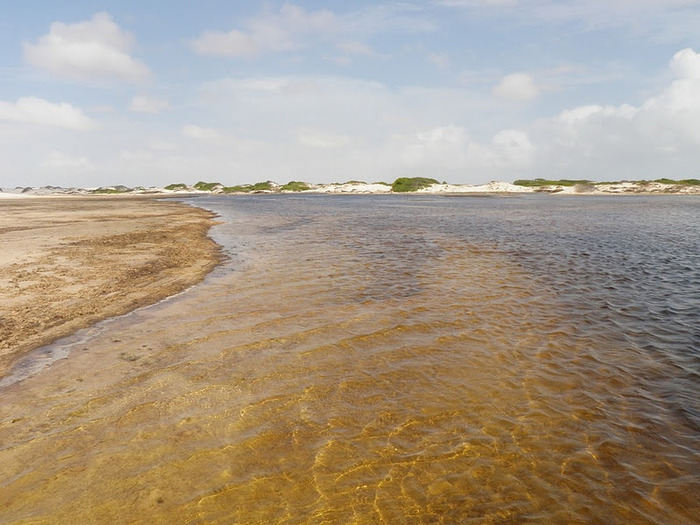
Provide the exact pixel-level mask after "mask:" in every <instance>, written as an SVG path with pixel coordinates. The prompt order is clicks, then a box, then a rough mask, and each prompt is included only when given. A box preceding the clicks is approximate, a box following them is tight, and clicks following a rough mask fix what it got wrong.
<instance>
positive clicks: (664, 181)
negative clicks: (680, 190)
mask: <svg viewBox="0 0 700 525" xmlns="http://www.w3.org/2000/svg"><path fill="white" fill-rule="evenodd" d="M654 182H660V183H661V184H684V185H686V186H700V180H699V179H682V180H673V179H666V178H662V179H656V180H655V181H654Z"/></svg>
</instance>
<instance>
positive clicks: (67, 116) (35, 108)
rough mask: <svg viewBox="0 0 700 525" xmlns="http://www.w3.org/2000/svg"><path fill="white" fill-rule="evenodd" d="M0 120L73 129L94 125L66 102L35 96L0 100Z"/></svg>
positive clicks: (83, 128)
mask: <svg viewBox="0 0 700 525" xmlns="http://www.w3.org/2000/svg"><path fill="white" fill-rule="evenodd" d="M0 120H7V121H10V122H22V123H28V124H40V125H45V126H56V127H59V128H67V129H75V130H86V129H92V128H94V127H95V123H94V122H93V121H92V120H91V119H90V118H88V117H87V116H86V115H85V114H84V113H83V112H82V111H81V110H80V109H78V108H76V107H74V106H72V105H70V104H68V103H66V102H60V103H58V104H55V103H53V102H49V101H47V100H44V99H41V98H36V97H23V98H20V99H19V100H18V101H17V102H15V103H12V102H3V101H0Z"/></svg>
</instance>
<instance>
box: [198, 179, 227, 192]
mask: <svg viewBox="0 0 700 525" xmlns="http://www.w3.org/2000/svg"><path fill="white" fill-rule="evenodd" d="M194 187H195V189H198V190H199V191H212V190H214V189H216V188H223V184H221V183H220V182H203V181H201V180H200V181H199V182H198V183H197V184H195V185H194Z"/></svg>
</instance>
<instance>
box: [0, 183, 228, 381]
mask: <svg viewBox="0 0 700 525" xmlns="http://www.w3.org/2000/svg"><path fill="white" fill-rule="evenodd" d="M0 217H2V221H1V222H0V375H4V374H5V373H6V372H7V371H8V369H9V367H11V366H12V364H13V363H14V362H15V361H16V360H17V359H18V358H19V357H21V356H22V355H24V354H26V353H27V352H28V351H30V350H32V349H34V348H37V347H39V346H42V345H45V344H47V343H49V342H51V341H54V340H56V339H58V338H61V337H64V336H67V335H69V334H71V333H73V332H75V331H76V330H78V329H81V328H84V327H86V326H89V325H91V324H93V323H95V322H97V321H99V320H101V319H105V318H108V317H112V316H115V315H120V314H123V313H126V312H128V311H130V310H133V309H135V308H138V307H140V306H144V305H147V304H152V303H155V302H157V301H159V300H161V299H163V298H165V297H168V296H170V295H173V294H175V293H177V292H179V291H181V290H184V289H186V288H188V287H190V286H192V285H193V284H195V283H197V282H199V281H200V280H201V279H202V278H203V277H204V276H205V275H206V274H207V273H208V272H209V271H210V270H211V269H212V268H213V267H214V266H215V265H216V264H217V262H218V261H219V260H220V253H219V250H218V247H217V245H216V244H215V243H214V242H213V241H212V240H211V239H210V238H209V237H208V236H207V232H208V231H209V228H210V227H211V225H212V224H213V214H211V213H209V212H207V211H205V210H202V209H199V208H194V207H191V206H187V205H184V204H180V203H175V202H166V201H161V200H156V199H152V198H148V197H143V196H141V197H138V196H137V197H133V196H128V197H124V196H119V197H57V198H3V199H0Z"/></svg>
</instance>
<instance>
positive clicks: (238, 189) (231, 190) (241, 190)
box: [221, 184, 251, 193]
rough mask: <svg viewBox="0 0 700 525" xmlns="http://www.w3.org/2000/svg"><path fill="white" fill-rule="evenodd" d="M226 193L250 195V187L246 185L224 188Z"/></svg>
mask: <svg viewBox="0 0 700 525" xmlns="http://www.w3.org/2000/svg"><path fill="white" fill-rule="evenodd" d="M221 189H222V191H223V192H224V193H250V191H251V190H250V186H249V185H248V184H245V185H243V186H224V187H223V188H221Z"/></svg>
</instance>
